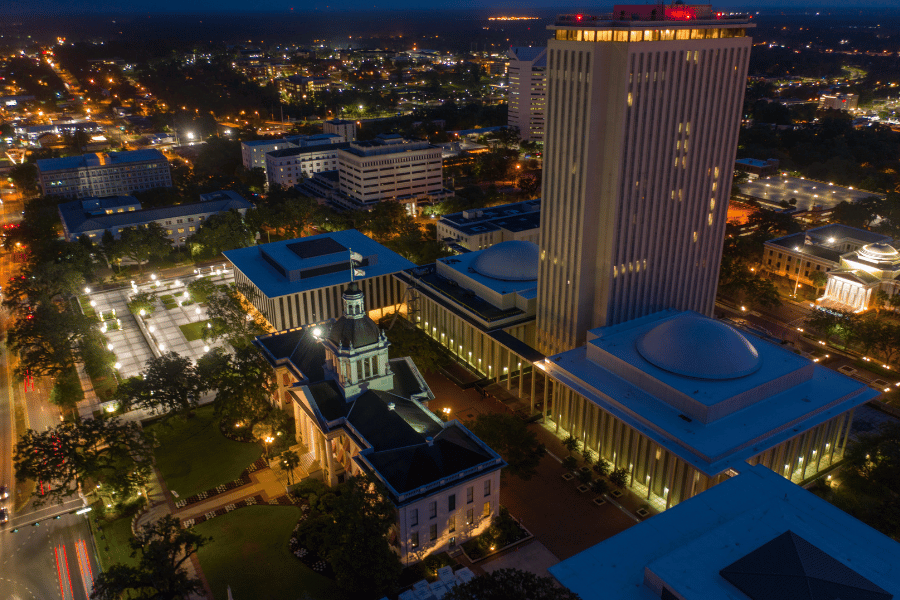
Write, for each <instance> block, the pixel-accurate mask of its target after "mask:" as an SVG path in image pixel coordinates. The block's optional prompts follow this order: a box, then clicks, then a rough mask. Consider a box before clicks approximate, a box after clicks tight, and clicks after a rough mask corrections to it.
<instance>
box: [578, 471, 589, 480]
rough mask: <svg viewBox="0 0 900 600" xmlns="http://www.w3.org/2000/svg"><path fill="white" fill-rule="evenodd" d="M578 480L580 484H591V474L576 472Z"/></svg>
mask: <svg viewBox="0 0 900 600" xmlns="http://www.w3.org/2000/svg"><path fill="white" fill-rule="evenodd" d="M578 480H579V481H580V482H581V483H590V482H591V472H590V471H578Z"/></svg>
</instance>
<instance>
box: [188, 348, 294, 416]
mask: <svg viewBox="0 0 900 600" xmlns="http://www.w3.org/2000/svg"><path fill="white" fill-rule="evenodd" d="M197 373H198V376H199V377H200V378H201V379H202V380H203V381H204V382H205V383H206V385H207V386H208V387H209V388H210V389H214V390H216V401H215V410H216V414H217V415H219V416H220V417H221V418H222V419H223V420H224V421H225V422H227V423H232V422H237V421H241V422H243V423H245V424H246V425H248V426H250V427H251V428H252V427H253V425H255V424H256V423H258V422H260V421H262V420H263V419H265V418H266V417H267V416H268V415H269V413H270V412H271V411H272V410H273V409H272V405H271V404H269V398H270V397H271V396H272V394H273V393H274V392H275V389H276V387H277V386H276V384H275V371H274V369H272V366H271V365H270V364H269V362H268V361H267V360H266V359H265V357H263V355H262V353H261V352H260V351H259V349H258V348H257V347H256V346H253V345H252V344H248V345H246V346H238V347H235V349H234V353H233V354H232V353H229V352H228V351H227V350H225V349H224V348H221V347H218V348H214V349H212V350H210V351H209V352H207V353H206V354H204V355H203V356H202V357H200V359H199V360H198V361H197Z"/></svg>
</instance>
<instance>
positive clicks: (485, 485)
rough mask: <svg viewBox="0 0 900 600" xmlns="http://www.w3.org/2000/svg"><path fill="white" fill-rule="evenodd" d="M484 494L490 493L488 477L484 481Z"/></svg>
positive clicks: (488, 494)
mask: <svg viewBox="0 0 900 600" xmlns="http://www.w3.org/2000/svg"><path fill="white" fill-rule="evenodd" d="M484 495H485V496H490V495H491V480H490V479H488V480H487V481H485V482H484Z"/></svg>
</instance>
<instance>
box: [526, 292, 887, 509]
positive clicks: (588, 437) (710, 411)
mask: <svg viewBox="0 0 900 600" xmlns="http://www.w3.org/2000/svg"><path fill="white" fill-rule="evenodd" d="M537 366H538V367H539V368H541V369H543V370H544V371H545V372H546V374H547V376H548V377H549V379H550V386H549V387H550V390H549V393H548V399H549V400H548V404H549V406H545V411H544V412H545V423H548V422H552V423H553V425H554V428H555V429H556V431H557V433H558V434H560V435H566V434H571V435H573V436H575V437H577V438H578V439H579V440H580V441H582V442H583V443H584V446H585V448H587V449H589V450H591V451H593V452H595V453H596V454H597V455H598V456H599V457H600V458H603V459H605V460H607V461H609V462H611V463H612V465H613V467H614V468H616V469H624V470H625V471H626V472H627V475H628V484H629V486H630V487H631V488H632V489H633V490H635V492H637V493H639V494H640V495H641V496H642V497H643V498H646V500H647V502H648V503H649V504H652V505H653V506H655V507H657V508H659V509H660V510H662V509H666V508H669V507H671V506H674V505H676V504H678V503H680V502H683V501H684V500H687V499H688V498H691V497H693V496H696V495H697V494H699V493H701V492H703V491H704V490H706V489H709V488H711V487H713V486H714V485H717V484H719V483H720V482H722V481H724V480H726V479H728V478H729V477H731V476H733V475H735V474H737V473H739V472H741V470H742V469H744V468H746V465H747V463H749V464H761V465H763V466H765V467H768V468H769V469H772V470H773V471H775V472H776V473H778V474H779V475H781V476H783V477H785V478H786V479H789V480H791V481H794V482H800V481H803V480H806V479H807V478H809V477H811V476H814V475H815V474H817V473H819V472H821V471H822V470H824V469H827V468H830V466H831V465H832V464H834V463H836V462H837V461H839V460H840V459H841V457H842V456H843V453H844V450H845V448H846V444H847V439H848V436H849V434H850V426H851V423H852V422H853V411H854V409H855V408H856V407H858V406H860V405H862V404H865V403H866V402H868V401H869V400H871V399H873V398H874V397H876V396H877V395H878V392H876V391H875V390H872V389H870V388H869V387H868V386H866V385H864V384H862V383H860V382H858V381H855V380H853V379H850V378H849V377H845V376H844V375H842V374H841V373H838V372H836V371H833V370H831V369H828V368H826V367H822V366H820V365H818V364H816V363H814V362H812V361H811V360H808V359H806V358H803V357H802V356H800V355H798V354H795V353H794V352H792V351H790V349H786V348H784V347H782V346H779V345H775V344H772V343H770V342H768V341H765V340H762V339H758V338H756V337H755V336H752V335H750V334H747V336H745V335H744V334H742V333H739V332H738V331H737V330H735V329H733V328H731V327H729V326H728V325H726V324H725V323H723V322H721V321H716V320H714V319H709V318H707V317H703V316H701V315H699V314H697V313H693V312H690V311H683V312H681V311H675V310H667V311H663V312H659V313H655V314H652V315H649V316H647V317H643V318H639V319H635V320H632V321H627V322H625V323H621V324H619V325H613V326H609V327H600V328H597V329H594V330H591V331H589V332H588V342H587V344H586V345H584V346H582V347H580V348H576V349H574V350H570V351H567V352H563V353H561V354H557V355H554V356H551V357H549V358H547V359H545V360H544V361H543V362H541V363H538V365H537Z"/></svg>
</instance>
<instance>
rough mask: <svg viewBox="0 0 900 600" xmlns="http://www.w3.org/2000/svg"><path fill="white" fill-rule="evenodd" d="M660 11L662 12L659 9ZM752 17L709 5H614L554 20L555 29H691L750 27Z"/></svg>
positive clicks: (560, 16)
mask: <svg viewBox="0 0 900 600" xmlns="http://www.w3.org/2000/svg"><path fill="white" fill-rule="evenodd" d="M660 7H662V9H663V10H662V12H660V11H659V8H660ZM750 20H751V17H750V16H749V15H747V14H744V13H734V12H724V11H714V10H713V9H712V6H710V5H709V4H671V5H658V4H617V5H615V6H613V11H612V12H611V13H601V14H596V15H588V14H565V15H558V16H557V17H556V26H558V27H615V26H622V25H624V26H630V25H639V26H642V27H647V26H648V25H649V26H657V27H691V26H692V25H700V24H703V25H708V24H721V25H729V24H730V25H741V24H749V23H750Z"/></svg>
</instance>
